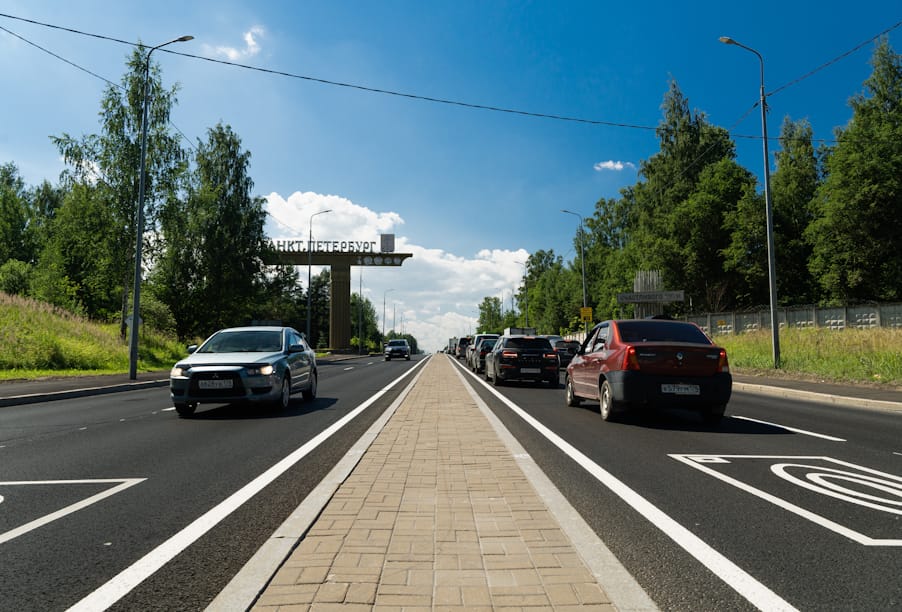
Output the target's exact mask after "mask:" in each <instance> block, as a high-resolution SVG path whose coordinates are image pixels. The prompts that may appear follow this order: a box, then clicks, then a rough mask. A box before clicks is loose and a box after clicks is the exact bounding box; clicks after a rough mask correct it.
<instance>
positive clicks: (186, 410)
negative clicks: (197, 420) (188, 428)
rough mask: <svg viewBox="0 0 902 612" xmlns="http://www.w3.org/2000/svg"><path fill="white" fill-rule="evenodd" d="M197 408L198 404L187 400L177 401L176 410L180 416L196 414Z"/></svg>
mask: <svg viewBox="0 0 902 612" xmlns="http://www.w3.org/2000/svg"><path fill="white" fill-rule="evenodd" d="M196 408H197V404H192V403H186V402H176V403H175V411H176V412H177V413H178V415H179V416H180V417H189V416H191V415H192V414H194V410H195V409H196Z"/></svg>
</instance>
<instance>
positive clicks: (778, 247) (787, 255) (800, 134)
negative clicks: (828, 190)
mask: <svg viewBox="0 0 902 612" xmlns="http://www.w3.org/2000/svg"><path fill="white" fill-rule="evenodd" d="M812 134H813V132H812V129H811V125H810V124H809V123H808V122H807V121H805V120H802V121H792V120H790V118H789V117H786V118H785V119H784V120H783V126H782V128H781V130H780V144H781V147H782V149H781V150H780V151H777V153H776V166H777V168H776V171H775V172H774V174H773V175H772V176H771V194H772V200H773V211H774V251H775V255H776V263H777V296H778V297H779V299H780V302H781V303H783V304H810V303H812V302H814V301H815V296H816V293H817V288H816V286H815V283H814V279H813V278H812V276H811V272H810V271H809V270H808V260H809V259H810V258H811V245H810V244H809V243H808V241H807V240H806V239H805V231H806V230H807V229H808V225H809V224H810V223H811V222H812V221H813V220H814V214H813V208H812V206H813V205H812V202H813V200H814V197H815V194H816V193H817V188H818V185H819V183H820V170H819V163H820V162H819V160H818V156H817V153H816V151H815V148H814V145H813V144H812ZM765 233H766V232H765Z"/></svg>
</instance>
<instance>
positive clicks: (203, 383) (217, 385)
mask: <svg viewBox="0 0 902 612" xmlns="http://www.w3.org/2000/svg"><path fill="white" fill-rule="evenodd" d="M197 386H198V387H199V388H201V389H231V388H232V381H231V380H199V381H197Z"/></svg>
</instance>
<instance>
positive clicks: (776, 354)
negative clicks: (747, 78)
mask: <svg viewBox="0 0 902 612" xmlns="http://www.w3.org/2000/svg"><path fill="white" fill-rule="evenodd" d="M720 42H722V43H724V44H725V45H736V46H737V47H741V48H743V49H745V50H746V51H749V52H751V53H754V54H755V55H756V56H757V57H758V62H759V64H760V65H761V100H760V103H759V104H760V106H761V134H762V137H763V144H764V210H765V214H766V216H767V275H768V278H769V282H770V329H771V343H772V346H773V358H774V368H779V367H780V321H779V319H778V317H777V263H776V257H775V254H774V207H773V202H772V201H771V195H770V164H769V159H768V154H767V95H766V93H765V91H764V58H763V57H761V54H760V53H758V52H757V51H755V50H754V49H752V48H751V47H746V46H745V45H743V44H742V43H738V42H736V41H735V40H733V39H732V38H730V37H729V36H721V37H720Z"/></svg>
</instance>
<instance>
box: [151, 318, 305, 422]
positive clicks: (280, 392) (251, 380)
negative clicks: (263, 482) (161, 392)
mask: <svg viewBox="0 0 902 612" xmlns="http://www.w3.org/2000/svg"><path fill="white" fill-rule="evenodd" d="M188 353H189V355H188V357H186V358H185V359H182V360H180V361H179V362H178V363H176V364H175V366H174V367H173V368H172V371H171V372H170V374H169V394H170V398H171V399H172V404H173V406H175V409H176V411H177V412H178V413H179V415H181V416H190V415H192V414H194V411H195V409H196V408H197V405H198V404H202V403H217V404H224V403H234V402H248V403H251V404H257V405H259V404H266V405H270V406H272V407H274V408H281V409H285V408H287V407H288V403H289V400H290V396H291V394H293V393H296V392H298V391H301V392H302V393H303V394H304V399H305V400H308V401H310V400H313V399H314V398H315V397H316V383H317V372H316V353H315V352H314V351H313V350H312V349H311V348H310V347H309V346H308V345H307V342H306V341H305V340H304V337H303V336H302V335H301V334H300V332H298V331H297V330H295V329H293V328H291V327H264V326H260V327H232V328H229V329H222V330H220V331H218V332H216V333H215V334H213V335H212V336H210V337H209V338H207V340H206V341H204V343H203V344H201V345H200V347H198V346H195V345H192V346H189V347H188Z"/></svg>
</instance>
